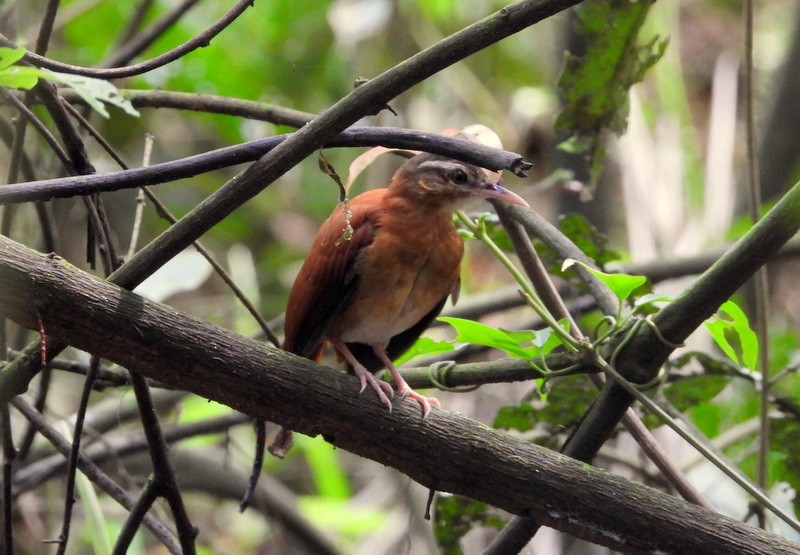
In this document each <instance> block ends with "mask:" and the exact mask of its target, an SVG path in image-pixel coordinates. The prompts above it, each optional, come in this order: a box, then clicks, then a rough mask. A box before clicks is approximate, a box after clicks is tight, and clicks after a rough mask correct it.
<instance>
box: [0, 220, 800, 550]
mask: <svg viewBox="0 0 800 555" xmlns="http://www.w3.org/2000/svg"><path fill="white" fill-rule="evenodd" d="M767 219H768V218H767ZM0 283H2V284H3V287H0V311H2V313H3V315H5V316H7V317H9V318H11V319H13V320H14V321H16V322H18V323H19V324H21V325H23V326H26V327H31V328H35V327H36V321H37V317H36V311H37V310H38V312H39V313H40V314H41V317H42V319H43V321H44V324H45V327H46V328H47V333H48V335H52V336H53V337H55V338H57V339H58V340H60V341H64V342H66V341H68V342H70V343H71V344H73V345H75V346H76V347H78V348H81V349H84V350H87V351H89V352H92V353H94V354H97V355H98V356H101V357H103V358H108V359H110V360H113V361H115V362H117V363H119V364H122V365H124V366H126V367H128V368H131V369H133V370H135V371H137V372H140V373H142V374H143V375H146V376H148V377H151V378H157V379H159V380H161V381H163V382H165V383H169V384H171V385H173V386H176V387H180V388H185V389H187V390H191V391H194V392H195V393H197V394H199V395H202V396H204V397H207V398H210V399H214V400H216V401H219V402H221V403H225V404H227V405H229V406H231V407H233V408H235V409H236V410H239V411H240V412H244V413H246V414H248V415H250V416H252V417H254V418H258V419H263V420H270V421H274V422H277V423H279V424H281V425H285V426H288V427H290V428H292V429H295V430H297V431H298V432H301V433H304V434H309V435H317V434H322V435H323V436H324V437H325V438H326V439H328V440H329V441H330V442H331V443H333V444H334V445H336V446H338V447H340V448H343V449H347V450H348V451H352V452H353V453H356V454H359V455H361V456H364V457H367V458H370V459H373V460H375V461H378V462H381V463H382V464H386V465H388V466H392V467H394V468H396V469H398V470H400V471H401V472H404V473H405V474H407V475H409V476H410V477H411V478H413V479H414V480H416V481H418V482H420V483H421V484H423V485H425V486H427V487H431V488H434V489H438V490H441V491H449V492H454V493H459V494H464V495H468V496H470V497H473V498H475V499H479V500H482V501H485V502H487V503H490V504H492V505H494V506H497V507H500V508H502V509H504V510H507V511H509V512H511V513H514V514H523V513H525V514H529V515H531V516H535V518H536V519H537V520H539V521H541V522H542V523H543V524H546V525H548V526H551V527H553V528H557V529H560V530H563V531H567V532H569V533H570V534H573V535H575V536H577V537H582V538H586V539H589V540H591V541H594V542H597V543H601V544H602V545H606V546H609V547H612V548H614V549H618V550H625V551H635V550H663V551H684V552H696V553H701V552H703V553H709V552H728V553H786V554H788V553H796V552H797V549H798V546H797V545H795V544H792V543H791V542H788V541H787V540H785V539H783V538H780V537H778V536H775V535H773V534H769V533H767V532H764V531H763V530H758V529H756V528H753V527H750V526H748V525H746V524H743V523H741V522H738V521H735V520H733V519H730V518H727V517H723V516H720V515H716V514H714V513H712V512H709V511H706V510H703V509H700V508H697V507H694V506H691V505H689V504H687V503H685V502H683V501H681V500H679V499H677V498H674V497H671V496H669V495H666V494H663V493H660V492H657V491H655V490H652V489H650V488H648V487H645V486H642V485H640V484H636V483H632V482H629V481H627V480H625V479H622V478H620V477H616V476H612V475H609V474H608V473H606V472H604V471H602V470H599V469H596V468H593V467H589V466H587V465H585V464H581V463H579V462H577V461H574V460H573V459H570V458H568V457H564V456H562V455H559V454H557V453H553V452H551V451H548V450H546V449H543V448H541V447H539V446H536V445H533V444H529V443H526V442H522V441H519V440H517V439H515V438H512V437H509V436H508V435H506V434H503V433H501V432H498V431H496V430H491V429H489V428H487V427H486V426H484V425H482V424H480V423H478V422H475V421H472V420H470V419H467V418H465V417H463V416H460V415H457V414H455V413H450V412H447V411H442V410H434V411H433V412H432V413H431V415H430V417H429V418H428V419H426V420H425V421H424V422H423V421H420V419H419V414H418V413H419V411H418V410H415V409H416V407H415V406H412V403H402V402H401V403H398V404H397V406H396V407H395V410H394V411H393V412H391V413H389V412H388V411H386V410H385V409H384V408H383V407H382V406H381V405H380V404H379V403H378V402H376V401H375V400H374V399H370V398H368V397H360V396H359V395H358V394H357V390H358V388H357V383H356V379H355V378H354V377H352V376H349V375H346V374H344V373H341V372H336V371H334V370H332V369H330V368H326V367H323V366H318V365H316V364H314V363H313V362H311V361H308V360H306V359H302V358H299V357H296V356H293V355H291V354H288V353H284V352H282V351H278V350H275V349H272V348H269V347H267V346H265V345H263V344H260V343H257V342H255V341H251V340H248V339H245V338H242V337H240V336H238V335H236V334H234V333H233V332H230V331H227V330H223V329H220V328H216V327H214V326H211V325H209V324H206V323H204V322H202V321H200V320H198V319H196V318H192V317H190V316H186V315H183V314H181V313H179V312H177V311H175V310H174V309H171V308H167V307H163V306H161V305H158V304H156V303H152V302H149V301H147V300H145V299H142V298H141V297H139V296H137V295H134V294H132V293H130V292H127V291H125V290H123V289H120V288H118V287H116V286H114V285H113V284H111V283H108V282H106V281H102V280H99V279H97V278H95V277H93V276H91V275H89V274H86V273H84V272H80V271H78V270H76V269H75V268H74V267H72V266H71V265H70V264H68V263H66V262H65V261H63V260H62V259H59V258H58V257H48V256H45V255H41V254H38V253H35V252H33V251H31V250H30V249H27V248H26V247H24V246H22V245H19V244H18V243H15V242H14V241H11V240H10V239H7V238H5V237H0ZM400 429H402V433H399V430H400ZM497 469H503V471H502V472H498V471H497Z"/></svg>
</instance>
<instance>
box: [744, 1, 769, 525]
mask: <svg viewBox="0 0 800 555" xmlns="http://www.w3.org/2000/svg"><path fill="white" fill-rule="evenodd" d="M754 10H755V6H754V5H753V1H752V0H745V3H744V37H745V39H744V40H745V44H744V55H745V62H744V65H743V68H742V70H743V72H744V76H743V78H744V109H745V121H746V136H747V178H748V187H747V191H748V196H747V207H748V211H749V212H750V218H751V219H752V221H753V223H755V222H757V221H758V220H759V218H760V217H761V215H760V213H761V183H760V181H759V173H758V155H757V145H756V129H755V97H754V94H755V92H754V83H753V15H754V14H753V11H754ZM753 287H754V296H755V318H754V320H755V323H754V327H755V330H756V336H757V337H758V347H759V351H758V354H759V357H758V366H759V370H760V371H761V376H762V378H761V391H760V394H761V395H760V396H761V404H760V406H759V418H760V420H761V430H760V433H759V434H758V464H757V469H756V479H757V481H758V485H759V486H760V487H761V489H763V490H766V488H767V485H768V484H769V460H768V459H769V444H770V441H769V428H770V426H769V409H770V386H771V382H770V377H769V281H768V279H767V269H766V267H761V268H759V269H758V271H756V273H755V276H753ZM758 520H759V525H760V526H761V527H762V528H763V527H764V526H765V525H766V522H765V521H764V518H763V514H760V513H759V517H758Z"/></svg>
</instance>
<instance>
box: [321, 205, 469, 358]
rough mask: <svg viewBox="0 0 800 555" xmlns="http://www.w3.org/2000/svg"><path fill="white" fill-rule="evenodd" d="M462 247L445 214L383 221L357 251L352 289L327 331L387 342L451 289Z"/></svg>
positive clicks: (369, 341) (345, 337) (353, 338)
mask: <svg viewBox="0 0 800 555" xmlns="http://www.w3.org/2000/svg"><path fill="white" fill-rule="evenodd" d="M398 227H399V228H400V229H397V228H398ZM463 252H464V246H463V243H462V241H461V238H460V237H459V236H458V234H457V232H456V230H455V227H454V226H453V223H452V221H451V220H450V217H449V215H448V216H447V217H446V219H442V218H438V219H432V220H424V219H420V220H417V221H409V220H402V221H399V222H393V221H388V222H384V223H383V224H382V226H381V228H380V229H379V230H378V231H377V232H376V235H375V238H374V240H373V242H372V244H371V245H370V246H369V247H366V248H364V249H363V250H362V252H361V253H359V255H358V259H357V260H356V272H357V276H358V282H357V283H358V285H357V288H356V291H355V293H354V296H353V298H352V300H351V302H350V303H349V306H348V307H345V308H344V310H343V311H342V313H341V315H340V317H339V318H337V320H336V321H335V322H333V324H332V326H331V330H330V333H329V335H331V336H334V337H337V336H338V337H339V338H340V339H342V340H343V341H347V342H356V343H367V344H386V343H387V342H388V341H389V340H390V339H391V338H392V337H393V336H395V335H397V334H399V333H401V332H403V331H405V330H407V329H408V328H410V327H411V326H413V325H414V324H416V323H417V322H419V321H420V320H421V319H422V318H423V317H424V316H425V315H426V314H428V313H429V312H430V311H431V310H433V308H434V307H435V306H436V305H438V304H439V303H440V302H441V301H442V299H443V298H445V297H446V296H447V295H449V294H450V293H451V292H452V291H453V288H454V287H455V286H456V285H457V283H458V277H459V268H460V263H461V257H462V255H463Z"/></svg>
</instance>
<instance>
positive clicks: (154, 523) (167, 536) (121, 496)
mask: <svg viewBox="0 0 800 555" xmlns="http://www.w3.org/2000/svg"><path fill="white" fill-rule="evenodd" d="M11 404H12V405H13V406H14V408H15V409H17V410H18V411H19V412H20V413H22V415H23V416H24V417H25V418H26V419H28V421H29V422H31V423H33V424H34V425H35V426H36V428H37V430H38V431H39V433H41V434H42V436H43V437H44V438H45V439H47V440H48V441H49V442H50V443H51V444H52V445H53V447H55V448H56V449H57V450H58V451H59V453H61V454H62V455H63V456H64V457H67V456H69V453H70V448H71V446H70V443H69V442H68V441H67V440H66V439H65V438H64V437H63V436H62V435H61V434H59V433H58V432H57V431H56V430H55V428H53V426H51V425H50V424H49V423H48V422H47V421H46V420H45V419H44V417H43V416H42V415H41V414H40V413H39V412H38V411H36V410H35V409H34V408H33V407H31V406H30V405H29V404H28V403H27V402H25V401H24V400H23V398H22V397H15V398H14V399H13V400H12V401H11ZM78 468H80V470H81V472H83V474H84V475H86V477H87V478H89V479H90V480H91V481H92V482H93V483H94V484H96V485H97V486H98V487H99V488H100V489H101V490H103V491H104V492H106V493H107V494H108V495H109V496H110V497H111V498H112V499H114V500H115V501H116V502H117V503H119V504H120V505H122V506H123V507H124V508H126V509H128V510H130V509H131V508H132V507H133V501H132V500H131V498H130V497H129V496H128V494H127V493H126V492H125V490H124V489H122V488H121V487H120V486H119V485H117V483H116V482H115V481H114V480H112V479H111V478H110V477H109V476H108V475H107V474H106V473H104V472H103V471H102V470H100V469H99V468H98V467H97V466H96V465H95V464H94V463H92V462H91V461H90V460H88V459H87V458H86V457H84V456H83V455H80V454H79V455H78ZM144 525H145V527H146V528H147V529H148V530H150V531H151V532H152V533H153V535H155V536H156V537H157V538H158V539H159V541H161V543H163V544H164V546H165V547H166V548H167V549H168V550H169V552H170V553H174V554H175V555H178V554H180V553H181V550H180V547H179V546H178V545H177V544H176V543H175V540H174V538H173V536H172V533H171V532H170V531H169V529H168V528H167V527H166V526H165V525H164V524H162V523H161V522H159V521H158V520H157V519H156V518H154V517H153V516H151V515H147V516H146V517H145V519H144Z"/></svg>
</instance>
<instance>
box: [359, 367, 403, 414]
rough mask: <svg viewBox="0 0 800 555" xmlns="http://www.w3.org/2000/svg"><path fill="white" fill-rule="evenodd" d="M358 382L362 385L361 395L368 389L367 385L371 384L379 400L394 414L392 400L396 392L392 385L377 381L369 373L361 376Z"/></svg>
mask: <svg viewBox="0 0 800 555" xmlns="http://www.w3.org/2000/svg"><path fill="white" fill-rule="evenodd" d="M358 381H359V382H360V383H361V389H360V390H359V391H358V393H359V394H361V393H363V392H364V390H365V389H366V388H367V383H369V385H370V387H372V389H373V391H375V395H377V396H378V400H380V402H381V403H383V404H384V405H386V407H387V408H388V409H389V412H392V402H391V401H390V399H391V398H392V397H394V390H393V389H392V386H391V385H389V384H388V383H386V382H385V381H383V380H379V379H377V378H376V377H375V376H373V375H372V374H370V373H369V372H365V373H362V374H359V375H358Z"/></svg>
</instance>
